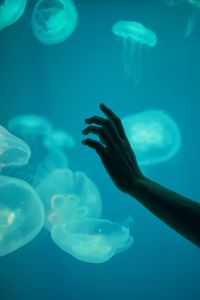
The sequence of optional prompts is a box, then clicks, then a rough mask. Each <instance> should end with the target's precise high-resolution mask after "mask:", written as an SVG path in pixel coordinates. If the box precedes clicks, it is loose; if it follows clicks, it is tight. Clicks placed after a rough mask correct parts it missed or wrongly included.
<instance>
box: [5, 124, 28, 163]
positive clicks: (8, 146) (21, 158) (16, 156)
mask: <svg viewBox="0 0 200 300" xmlns="http://www.w3.org/2000/svg"><path fill="white" fill-rule="evenodd" d="M30 155H31V150H30V148H29V146H28V145H27V144H26V143H25V142H23V141H22V140H21V139H19V138H17V137H16V136H14V135H13V134H11V133H10V132H8V131H7V130H6V129H5V128H4V127H2V126H0V169H1V168H6V167H11V166H21V165H25V164H27V163H28V161H29V158H30Z"/></svg>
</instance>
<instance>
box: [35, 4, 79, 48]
mask: <svg viewBox="0 0 200 300" xmlns="http://www.w3.org/2000/svg"><path fill="white" fill-rule="evenodd" d="M77 22H78V13H77V10H76V7H75V5H74V3H73V1H72V0H40V1H38V3H37V4H36V6H35V8H34V11H33V14H32V29H33V32H34V34H35V36H36V38H37V39H38V40H39V41H40V42H42V43H44V44H49V45H50V44H57V43H60V42H63V41H64V40H66V39H67V38H68V37H69V36H70V35H71V34H72V33H73V31H74V30H75V28H76V26H77Z"/></svg>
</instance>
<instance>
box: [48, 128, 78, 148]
mask: <svg viewBox="0 0 200 300" xmlns="http://www.w3.org/2000/svg"><path fill="white" fill-rule="evenodd" d="M43 143H44V146H45V147H46V148H47V149H48V150H53V149H63V150H67V149H69V148H72V147H74V145H75V142H74V139H73V137H72V136H71V135H70V134H69V133H68V132H66V131H65V130H61V129H56V130H53V131H52V132H50V133H49V134H47V135H46V136H45V137H44V142H43Z"/></svg>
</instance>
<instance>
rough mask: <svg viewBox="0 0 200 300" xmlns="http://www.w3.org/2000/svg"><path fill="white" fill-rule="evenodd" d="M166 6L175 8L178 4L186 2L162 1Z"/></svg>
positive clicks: (178, 0)
mask: <svg viewBox="0 0 200 300" xmlns="http://www.w3.org/2000/svg"><path fill="white" fill-rule="evenodd" d="M161 1H162V2H163V3H164V4H167V5H168V6H171V7H172V6H175V5H178V4H181V3H183V2H184V1H185V0H161Z"/></svg>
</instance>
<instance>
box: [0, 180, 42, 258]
mask: <svg viewBox="0 0 200 300" xmlns="http://www.w3.org/2000/svg"><path fill="white" fill-rule="evenodd" d="M43 225H44V209H43V205H42V202H41V199H40V198H39V196H38V194H37V193H36V192H35V190H34V189H33V188H32V187H31V186H30V185H29V184H28V183H26V182H24V181H22V180H19V179H16V178H12V177H6V176H0V256H4V255H6V254H9V253H11V252H13V251H15V250H17V249H18V248H20V247H22V246H23V245H25V244H27V243H28V242H30V241H31V240H32V239H33V238H34V237H35V236H36V235H37V234H38V233H39V231H40V230H41V228H42V227H43Z"/></svg>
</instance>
